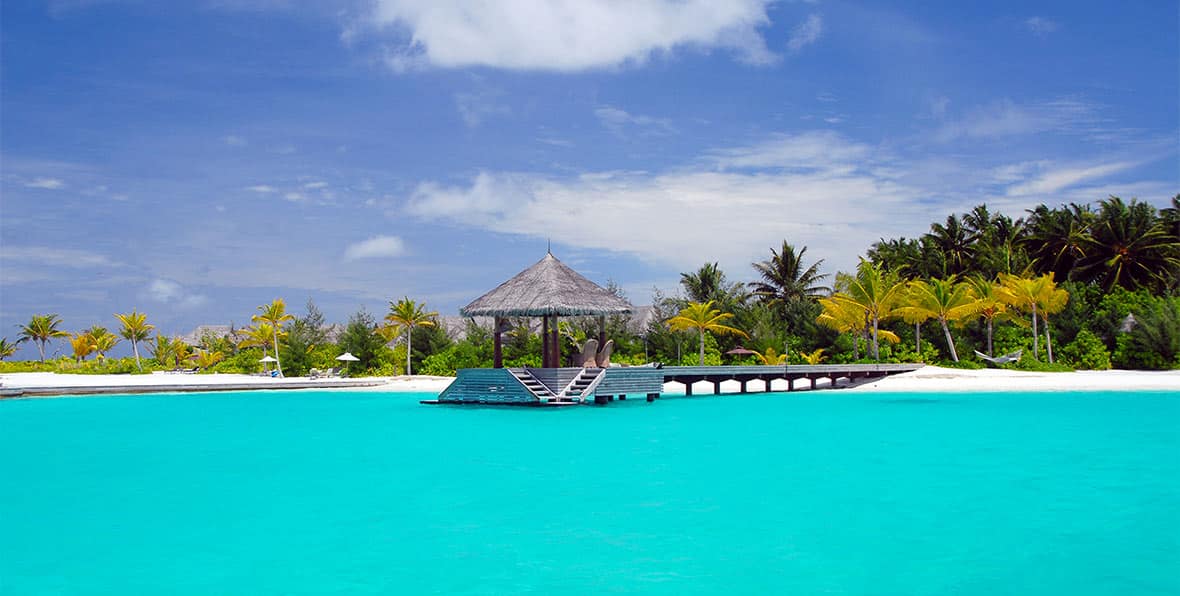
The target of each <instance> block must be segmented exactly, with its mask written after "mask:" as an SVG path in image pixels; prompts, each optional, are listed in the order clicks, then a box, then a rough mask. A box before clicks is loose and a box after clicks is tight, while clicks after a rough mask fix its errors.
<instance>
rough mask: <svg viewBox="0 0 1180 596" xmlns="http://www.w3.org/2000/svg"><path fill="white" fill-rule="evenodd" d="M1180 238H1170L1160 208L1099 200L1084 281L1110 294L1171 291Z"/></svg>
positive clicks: (1178, 262) (1084, 261)
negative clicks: (1123, 290) (1168, 288)
mask: <svg viewBox="0 0 1180 596" xmlns="http://www.w3.org/2000/svg"><path fill="white" fill-rule="evenodd" d="M1178 251H1180V239H1178V238H1176V237H1175V236H1173V235H1171V234H1169V233H1168V230H1167V228H1166V227H1165V226H1164V225H1163V221H1162V220H1161V219H1159V218H1158V217H1157V214H1156V210H1155V207H1152V206H1151V205H1150V204H1148V203H1141V202H1139V201H1137V200H1135V199H1131V202H1130V204H1127V203H1124V202H1123V200H1122V199H1120V198H1118V197H1110V198H1109V199H1105V200H1102V201H1099V208H1098V215H1097V217H1096V220H1095V222H1094V225H1093V226H1092V227H1091V233H1090V235H1089V237H1088V238H1087V253H1086V255H1085V257H1084V258H1082V259H1081V260H1080V262H1079V263H1078V268H1079V269H1080V270H1081V273H1082V276H1083V277H1082V278H1083V279H1085V280H1088V281H1094V282H1097V283H1098V284H1099V285H1100V286H1102V288H1103V289H1105V290H1108V291H1109V290H1110V289H1112V288H1114V287H1115V286H1122V287H1124V288H1127V289H1128V290H1134V289H1137V288H1141V287H1145V288H1150V289H1153V290H1158V289H1162V288H1164V287H1166V286H1167V285H1168V282H1169V281H1171V280H1170V279H1168V277H1170V273H1171V272H1172V271H1175V270H1176V268H1177V267H1180V257H1178V255H1180V252H1178Z"/></svg>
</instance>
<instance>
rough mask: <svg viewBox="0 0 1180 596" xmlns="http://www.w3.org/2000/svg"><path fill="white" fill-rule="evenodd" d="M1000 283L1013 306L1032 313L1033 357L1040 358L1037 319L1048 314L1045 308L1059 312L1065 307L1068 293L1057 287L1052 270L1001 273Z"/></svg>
mask: <svg viewBox="0 0 1180 596" xmlns="http://www.w3.org/2000/svg"><path fill="white" fill-rule="evenodd" d="M1000 283H1001V284H1003V286H1004V289H1005V291H1007V292H1008V293H1009V294H1011V295H1012V304H1013V306H1016V307H1017V308H1019V309H1020V310H1022V311H1024V312H1027V313H1029V314H1031V315H1032V332H1033V357H1034V358H1040V356H1041V354H1040V331H1039V330H1038V328H1037V321H1038V319H1040V318H1041V317H1043V316H1044V315H1045V314H1048V313H1045V309H1046V308H1049V309H1053V310H1052V312H1060V311H1061V309H1063V308H1065V304H1066V302H1067V301H1068V300H1069V293H1068V292H1065V290H1059V289H1058V288H1057V283H1056V282H1055V281H1053V273H1052V272H1050V273H1046V274H1045V275H1041V276H1038V277H1019V276H1016V275H1007V274H1002V275H1000ZM1046 324H1048V323H1046Z"/></svg>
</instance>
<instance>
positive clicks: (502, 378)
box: [422, 364, 923, 406]
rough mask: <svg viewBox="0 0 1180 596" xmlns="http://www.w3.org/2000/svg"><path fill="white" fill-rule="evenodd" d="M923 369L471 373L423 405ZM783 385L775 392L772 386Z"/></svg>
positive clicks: (797, 383)
mask: <svg viewBox="0 0 1180 596" xmlns="http://www.w3.org/2000/svg"><path fill="white" fill-rule="evenodd" d="M922 366H923V365H921V364H818V365H790V366H666V367H662V368H657V367H654V366H634V367H618V368H466V369H461V370H459V371H458V374H457V375H456V378H455V380H454V381H453V382H452V383H451V385H450V386H449V387H447V388H446V389H445V390H444V391H443V392H442V393H441V394H439V396H438V399H433V400H424V401H423V402H422V403H424V404H485V405H517V406H568V405H576V404H582V403H597V404H605V403H608V402H610V401H614V400H615V399H627V398H628V397H636V398H638V397H643V398H646V399H647V401H653V400H655V399H658V398H659V397H660V396H661V395H662V394H663V392H664V384H665V383H679V384H681V385H683V386H684V394H685V395H693V384H694V383H700V382H702V381H703V382H707V383H711V384H712V385H713V394H718V395H719V394H721V393H722V391H721V384H722V383H724V382H726V381H736V382H737V383H738V386H739V390H738V393H748V392H749V391H750V390H751V389H752V386H751V385H750V383H751V382H752V381H760V385H761V387H760V389H761V391H765V392H769V391H798V390H809V391H811V390H817V389H837V388H840V387H849V386H852V385H857V384H860V383H861V382H864V381H866V380H870V379H875V378H880V377H885V376H888V375H894V374H900V373H904V372H910V371H913V370H917V369H919V368H921V367H922ZM775 381H779V382H780V387H782V386H783V385H785V388H779V389H772V387H771V384H772V383H773V382H775Z"/></svg>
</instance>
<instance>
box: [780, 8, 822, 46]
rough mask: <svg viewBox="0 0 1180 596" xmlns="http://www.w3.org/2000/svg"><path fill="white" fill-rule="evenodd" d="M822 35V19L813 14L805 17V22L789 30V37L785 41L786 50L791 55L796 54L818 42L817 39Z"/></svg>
mask: <svg viewBox="0 0 1180 596" xmlns="http://www.w3.org/2000/svg"><path fill="white" fill-rule="evenodd" d="M823 33H824V19H823V17H821V16H819V15H818V14H813V15H811V16H809V17H807V20H806V21H803V22H802V23H799V24H798V25H796V26H795V28H794V29H792V30H791V37H790V39H788V40H787V49H789V50H791V52H792V53H794V52H798V51H799V50H802V49H803V48H805V47H807V46H809V45H811V44H813V43H815V42H816V41H819V38H820V36H821V35H823Z"/></svg>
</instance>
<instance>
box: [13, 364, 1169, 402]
mask: <svg viewBox="0 0 1180 596" xmlns="http://www.w3.org/2000/svg"><path fill="white" fill-rule="evenodd" d="M452 380H453V378H452V377H431V376H421V375H415V376H400V377H363V378H356V379H309V378H306V377H287V378H284V379H275V378H270V377H257V376H251V375H235V374H216V375H185V374H170V373H157V374H150V375H61V374H56V373H9V374H4V375H0V384H2V385H0V387H2V388H3V389H4V390H13V389H31V388H57V389H61V388H79V389H80V392H87V390H93V389H98V388H117V387H130V388H134V389H133V390H135V391H151V390H152V389H158V390H161V391H169V390H177V388H178V387H183V389H180V390H185V389H187V390H200V389H202V388H208V389H209V390H217V389H219V388H226V387H228V386H233V387H234V388H235V389H239V388H241V389H246V388H249V389H296V388H308V389H311V388H323V389H330V390H336V391H373V392H415V393H418V392H427V393H438V392H441V391H442V390H443V389H445V388H446V387H447V385H449V384H450V383H451V381H452ZM325 383H331V384H333V385H335V386H333V387H325V386H324V385H325ZM738 387H739V386H738V384H737V382H734V381H726V382H723V383H722V384H721V390H722V392H723V393H734V392H737V390H738ZM774 388H775V389H776V390H782V389H785V385H783V384H782V382H781V381H779V382H775V384H774ZM756 389H758V388H757V387H756V384H755V385H754V386H752V387H751V390H756ZM694 390H695V391H694V392H695V393H696V394H697V395H709V394H711V393H712V392H713V388H712V385H710V384H708V383H698V384H696V386H694ZM844 390H845V391H854V392H858V393H865V392H989V391H1099V390H1104V391H1119V390H1123V391H1176V392H1178V393H1180V371H1163V372H1155V371H1125V370H1111V371H1078V372H1068V373H1040V372H1026V371H1015V370H1002V369H981V370H960V369H952V368H940V367H937V366H926V367H923V368H921V369H919V370H916V371H914V372H909V373H903V374H899V375H893V376H890V377H886V378H883V379H878V380H874V381H871V382H867V383H863V384H861V385H858V386H856V387H852V388H848V389H844ZM665 391H666V392H669V393H682V392H683V391H684V388H683V386H681V385H679V384H676V383H669V384H667V385H666V386H665Z"/></svg>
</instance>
